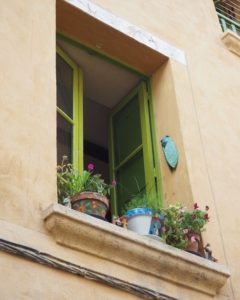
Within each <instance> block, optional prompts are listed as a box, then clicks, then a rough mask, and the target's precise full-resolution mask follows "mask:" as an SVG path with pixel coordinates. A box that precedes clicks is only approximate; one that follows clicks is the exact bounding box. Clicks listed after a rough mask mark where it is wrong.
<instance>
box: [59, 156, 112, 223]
mask: <svg viewBox="0 0 240 300" xmlns="http://www.w3.org/2000/svg"><path fill="white" fill-rule="evenodd" d="M93 171H94V165H93V164H91V163H90V164H88V167H87V170H84V171H83V172H79V171H78V170H76V169H75V168H74V167H73V165H72V164H70V163H67V157H66V156H64V157H63V161H62V163H61V165H59V166H58V167H57V187H58V201H59V203H61V204H66V203H68V204H69V206H71V207H72V208H73V209H75V210H78V211H80V212H84V213H87V214H90V215H93V216H97V217H100V218H105V216H106V213H107V210H108V208H109V200H108V198H107V196H108V195H109V194H110V190H111V188H113V187H115V185H116V182H115V181H113V182H112V184H107V183H105V182H104V179H102V178H101V174H94V173H93Z"/></svg>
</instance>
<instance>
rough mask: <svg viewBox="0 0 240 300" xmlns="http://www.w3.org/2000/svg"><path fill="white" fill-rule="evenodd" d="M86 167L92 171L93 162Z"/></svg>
mask: <svg viewBox="0 0 240 300" xmlns="http://www.w3.org/2000/svg"><path fill="white" fill-rule="evenodd" d="M87 169H88V172H92V171H93V170H94V164H88V166H87Z"/></svg>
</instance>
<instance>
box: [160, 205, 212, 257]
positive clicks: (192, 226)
mask: <svg viewBox="0 0 240 300" xmlns="http://www.w3.org/2000/svg"><path fill="white" fill-rule="evenodd" d="M208 209H209V207H208V206H206V207H205V210H200V209H199V206H198V204H197V203H195V204H194V207H193V210H191V211H186V209H185V208H183V206H182V205H181V204H176V205H170V206H169V207H168V208H165V209H163V210H162V213H163V215H164V226H163V227H162V233H161V235H162V237H163V238H164V239H165V240H166V243H167V244H169V245H172V246H174V247H177V248H180V249H185V250H188V251H189V252H196V253H198V246H199V243H200V234H201V232H202V231H203V230H204V229H205V225H206V224H207V222H208V221H209V216H208Z"/></svg>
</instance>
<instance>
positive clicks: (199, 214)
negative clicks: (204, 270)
mask: <svg viewBox="0 0 240 300" xmlns="http://www.w3.org/2000/svg"><path fill="white" fill-rule="evenodd" d="M208 210H209V207H208V206H205V210H201V209H199V206H198V204H197V203H194V206H193V210H192V211H184V218H183V220H182V227H183V231H184V234H185V235H186V236H187V238H188V244H187V248H186V250H187V251H188V252H191V253H194V254H196V253H199V245H200V241H201V232H202V231H203V230H205V225H206V224H207V222H209V216H208Z"/></svg>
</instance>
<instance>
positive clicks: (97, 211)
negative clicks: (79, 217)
mask: <svg viewBox="0 0 240 300" xmlns="http://www.w3.org/2000/svg"><path fill="white" fill-rule="evenodd" d="M71 206H72V209H74V210H77V211H80V212H83V213H86V214H89V215H93V216H97V217H101V218H105V217H106V214H107V211H108V209H109V200H108V198H107V197H105V196H104V195H102V194H100V193H95V192H81V193H78V194H76V195H74V196H72V197H71Z"/></svg>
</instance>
